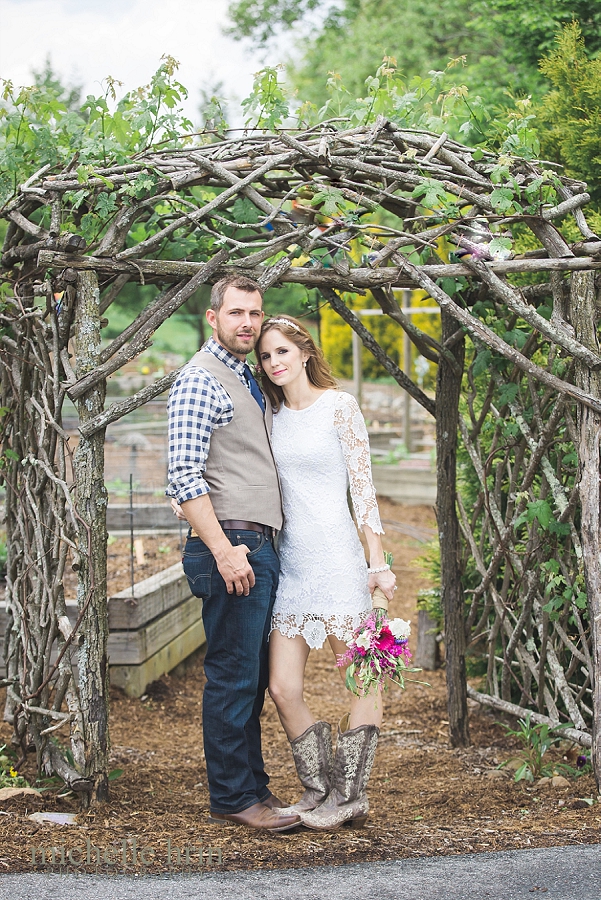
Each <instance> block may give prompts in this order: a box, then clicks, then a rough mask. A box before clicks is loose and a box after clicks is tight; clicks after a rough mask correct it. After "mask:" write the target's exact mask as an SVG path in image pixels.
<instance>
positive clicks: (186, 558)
mask: <svg viewBox="0 0 601 900" xmlns="http://www.w3.org/2000/svg"><path fill="white" fill-rule="evenodd" d="M195 544H196V545H198V548H197V547H196V546H195ZM195 550H196V552H195ZM182 563H183V566H184V572H185V575H186V578H187V579H188V585H189V587H190V591H191V592H192V595H193V596H194V597H205V598H206V597H208V596H209V594H210V593H211V577H212V575H213V569H214V566H215V559H214V557H213V554H212V553H211V552H210V551H209V550H207V549H206V548H205V545H204V544H201V542H200V541H196V542H194V541H190V540H189V541H188V542H187V544H186V547H185V549H184V555H183V558H182Z"/></svg>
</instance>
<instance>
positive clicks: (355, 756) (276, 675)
mask: <svg viewBox="0 0 601 900" xmlns="http://www.w3.org/2000/svg"><path fill="white" fill-rule="evenodd" d="M256 352H257V360H258V361H259V368H260V369H261V370H262V372H263V373H264V377H263V379H262V381H263V389H264V391H265V394H266V395H267V399H268V401H270V402H271V404H272V406H273V408H274V411H276V415H274V424H273V431H272V446H273V453H274V456H275V460H276V463H277V467H278V472H279V475H280V481H281V485H282V495H283V507H284V517H285V523H284V528H283V530H282V533H281V536H280V541H279V546H278V551H279V554H280V563H281V572H280V583H279V587H278V592H277V596H276V601H275V606H274V610H273V619H272V631H271V635H270V682H269V692H270V694H271V696H272V698H273V700H274V702H275V704H276V707H277V710H278V714H279V716H280V720H281V722H282V725H283V727H284V730H285V731H286V734H287V736H288V739H289V741H290V742H291V746H292V753H293V756H294V761H295V764H296V769H297V772H298V775H299V778H300V781H301V784H302V785H303V787H304V788H305V793H304V794H303V796H302V798H301V800H300V801H299V802H298V803H297V804H295V806H294V807H291V809H293V810H295V811H298V812H299V813H300V814H301V816H302V820H303V822H304V824H305V825H307V826H308V827H310V828H314V829H317V830H325V831H329V830H332V829H334V828H338V827H340V825H342V823H343V822H345V821H349V820H352V821H353V822H354V823H355V824H357V825H362V824H364V822H365V819H366V817H367V812H368V809H369V805H368V801H367V796H366V793H365V788H366V785H367V780H368V778H369V774H370V771H371V767H372V765H373V759H374V754H375V749H376V744H377V740H378V735H379V728H380V725H381V721H382V703H381V698H379V697H378V696H376V697H374V695H373V694H372V695H370V696H355V695H353V694H351V695H350V707H351V708H350V717H349V716H348V715H347V716H345V718H344V719H343V721H342V722H341V723H340V727H339V731H338V742H337V747H336V755H335V758H334V760H332V743H331V728H330V725H329V724H328V723H327V722H316V721H315V718H314V716H313V714H312V713H311V711H310V710H309V707H308V706H307V704H306V703H305V701H304V698H303V686H304V672H305V666H306V662H307V657H308V655H309V650H310V649H311V648H312V647H321V646H322V645H323V643H324V641H325V640H326V639H327V641H328V643H329V644H330V647H331V648H332V651H333V652H334V655H335V656H338V655H339V654H342V653H344V652H345V651H346V650H347V645H346V644H345V642H344V638H345V636H346V635H348V633H349V631H351V630H352V629H354V628H356V627H357V626H358V625H360V624H361V622H362V621H363V620H364V619H365V617H366V616H367V614H368V613H369V611H370V609H371V597H370V594H371V593H373V591H374V589H375V588H376V587H380V588H381V590H382V591H383V592H384V594H385V595H386V597H387V598H388V599H392V595H393V590H394V589H395V587H394V585H395V576H394V575H393V573H392V572H391V571H390V567H389V566H388V565H387V564H386V562H385V560H384V551H383V549H382V542H381V540H380V534H381V533H382V526H381V524H380V517H379V513H378V506H377V502H376V496H375V490H374V487H373V483H372V480H371V463H370V455H369V442H368V437H367V431H366V428H365V423H364V421H363V417H362V415H361V411H360V409H359V406H358V405H357V402H356V400H355V399H354V397H352V396H351V395H350V394H347V393H344V392H343V391H340V390H338V387H337V385H336V382H335V381H334V379H333V378H332V376H331V374H330V371H329V368H328V365H327V363H326V361H325V359H324V357H323V354H322V353H321V350H320V349H319V348H318V347H316V345H315V343H314V341H313V339H312V337H311V335H310V334H309V332H308V331H307V329H306V328H305V327H304V325H302V324H301V323H300V322H298V321H297V320H296V319H293V318H292V317H290V316H276V317H274V318H270V319H268V320H266V321H265V322H264V324H263V328H262V330H261V335H260V338H259V341H258V342H257V348H256ZM349 485H350V491H351V497H352V500H353V506H354V509H355V515H356V518H357V524H358V526H359V527H360V528H362V529H363V532H364V534H365V539H366V542H367V545H368V549H369V560H370V568H369V569H368V568H367V565H366V562H365V556H364V553H363V549H362V547H361V542H360V541H359V537H358V535H357V531H356V528H355V526H354V524H353V520H352V518H351V515H350V511H349V508H348V503H347V487H348V486H349ZM341 674H342V675H343V677H344V671H343V670H341Z"/></svg>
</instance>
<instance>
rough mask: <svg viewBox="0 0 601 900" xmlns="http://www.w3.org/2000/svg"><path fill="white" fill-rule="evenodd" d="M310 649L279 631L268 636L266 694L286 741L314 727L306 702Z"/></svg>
mask: <svg viewBox="0 0 601 900" xmlns="http://www.w3.org/2000/svg"><path fill="white" fill-rule="evenodd" d="M308 656H309V646H308V644H307V642H306V641H305V639H304V638H302V637H301V636H300V635H297V636H296V637H293V638H289V637H285V636H284V635H283V634H282V633H281V632H280V631H272V632H271V634H270V636H269V693H270V695H271V697H272V699H273V702H274V703H275V705H276V708H277V711H278V715H279V717H280V721H281V723H282V725H283V727H284V731H285V732H286V735H287V737H288V740H289V741H293V740H294V739H295V738H297V737H299V735H301V734H302V733H303V732H304V731H306V730H307V728H310V726H311V725H314V724H315V716H314V715H313V714H312V713H311V710H310V709H309V707H308V706H307V704H306V703H305V699H304V696H303V689H304V684H305V665H306V663H307V657H308Z"/></svg>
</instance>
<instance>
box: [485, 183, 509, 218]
mask: <svg viewBox="0 0 601 900" xmlns="http://www.w3.org/2000/svg"><path fill="white" fill-rule="evenodd" d="M513 200H514V194H513V191H512V190H511V188H508V187H498V188H495V189H494V191H493V192H492V194H491V195H490V202H491V205H492V207H493V209H495V210H496V211H497V212H499V213H506V212H508V211H509V210H510V209H511V207H512V206H513Z"/></svg>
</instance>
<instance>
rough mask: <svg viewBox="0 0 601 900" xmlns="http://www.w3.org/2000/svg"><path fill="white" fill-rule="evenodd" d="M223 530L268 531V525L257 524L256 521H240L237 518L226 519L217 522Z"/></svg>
mask: <svg viewBox="0 0 601 900" xmlns="http://www.w3.org/2000/svg"><path fill="white" fill-rule="evenodd" d="M219 524H220V525H221V527H222V528H223V530H224V531H260V532H262V533H264V532H266V531H270V528H269V525H259V523H258V522H241V521H240V520H239V519H226V520H225V521H224V522H220V523H219Z"/></svg>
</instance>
